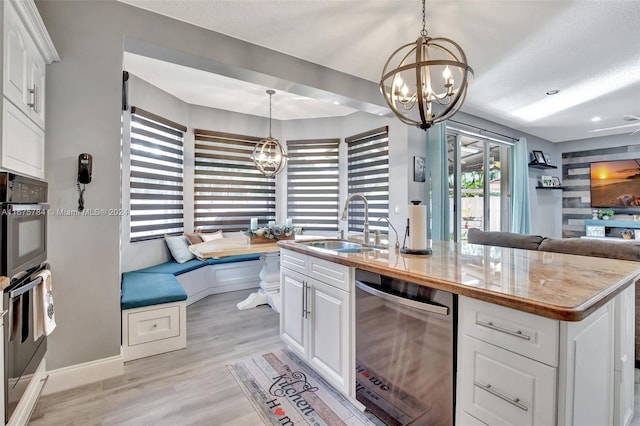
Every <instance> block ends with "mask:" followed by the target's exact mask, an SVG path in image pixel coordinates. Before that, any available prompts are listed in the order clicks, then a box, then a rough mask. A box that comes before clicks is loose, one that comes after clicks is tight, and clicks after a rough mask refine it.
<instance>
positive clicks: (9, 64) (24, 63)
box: [2, 1, 29, 113]
mask: <svg viewBox="0 0 640 426" xmlns="http://www.w3.org/2000/svg"><path fill="white" fill-rule="evenodd" d="M4 7H5V10H4V14H5V16H4V26H5V29H4V44H3V47H4V77H3V85H2V92H3V94H4V95H5V96H6V97H7V98H8V99H9V100H11V102H13V103H14V104H15V105H17V106H18V108H20V109H21V110H23V111H24V112H25V113H26V110H27V108H26V105H27V99H28V93H27V91H28V89H29V70H28V66H29V39H28V35H27V33H26V30H25V28H24V25H23V24H22V21H21V20H20V18H19V17H18V14H17V12H16V10H15V9H14V7H15V6H14V4H13V3H12V2H9V1H7V2H4Z"/></svg>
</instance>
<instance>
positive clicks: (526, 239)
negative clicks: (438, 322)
mask: <svg viewBox="0 0 640 426" xmlns="http://www.w3.org/2000/svg"><path fill="white" fill-rule="evenodd" d="M467 239H468V242H469V243H471V244H482V245H489V246H499V247H511V248H520V249H525V250H539V251H546V252H553V253H564V254H577V255H581V256H593V257H606V258H609V259H619V260H631V261H635V262H640V242H637V241H635V240H634V241H611V240H604V239H603V240H596V239H587V238H546V237H541V236H539V235H528V234H516V233H511V232H484V231H481V230H479V229H475V228H472V229H469V231H468V233H467ZM635 336H636V338H635V359H636V367H637V366H638V365H640V281H639V282H636V300H635Z"/></svg>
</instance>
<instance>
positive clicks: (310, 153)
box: [287, 139, 340, 234]
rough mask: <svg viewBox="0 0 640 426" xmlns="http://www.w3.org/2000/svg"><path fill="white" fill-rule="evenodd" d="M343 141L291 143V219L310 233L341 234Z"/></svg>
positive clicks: (289, 170)
mask: <svg viewBox="0 0 640 426" xmlns="http://www.w3.org/2000/svg"><path fill="white" fill-rule="evenodd" d="M339 143H340V140H339V139H316V140H297V141H287V151H288V154H289V162H288V164H287V217H288V218H291V219H292V220H293V224H294V226H296V227H302V228H303V229H304V230H305V232H306V233H311V234H312V233H313V231H329V232H338V215H339V212H338V209H339V205H338V203H339V200H338V189H339V182H338V164H339V161H338V145H339Z"/></svg>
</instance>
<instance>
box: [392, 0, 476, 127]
mask: <svg viewBox="0 0 640 426" xmlns="http://www.w3.org/2000/svg"><path fill="white" fill-rule="evenodd" d="M425 16H426V13H425V0H422V31H420V37H418V39H417V40H416V41H415V42H414V43H408V44H405V45H404V46H401V47H400V48H398V49H397V50H396V51H395V52H393V53H392V54H391V56H390V57H389V59H388V60H387V62H386V63H385V66H384V69H383V70H382V78H381V80H380V91H381V92H382V94H383V95H384V98H385V100H386V101H387V104H388V105H389V107H390V108H391V109H392V110H393V112H394V113H395V115H396V116H397V117H398V118H399V119H400V121H402V122H403V123H405V124H411V125H415V126H418V127H420V128H421V129H423V130H426V129H428V128H429V127H431V126H432V125H434V124H437V123H440V122H442V121H445V120H448V119H449V118H451V117H452V116H453V115H454V114H455V113H456V112H458V110H459V109H460V107H461V106H462V104H463V103H464V99H465V97H466V94H467V87H468V85H469V83H470V82H471V80H472V79H473V69H471V67H470V66H469V65H468V64H467V57H466V56H465V54H464V52H463V51H462V48H461V47H460V46H459V45H458V44H457V43H456V42H454V41H452V40H450V39H448V38H442V37H438V38H431V37H429V36H428V32H427V30H426V23H425V21H426V17H425Z"/></svg>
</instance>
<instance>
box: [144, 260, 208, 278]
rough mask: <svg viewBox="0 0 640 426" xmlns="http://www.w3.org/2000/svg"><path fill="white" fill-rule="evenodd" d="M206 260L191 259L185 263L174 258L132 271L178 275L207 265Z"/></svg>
mask: <svg viewBox="0 0 640 426" xmlns="http://www.w3.org/2000/svg"><path fill="white" fill-rule="evenodd" d="M207 265H208V264H207V261H206V260H198V259H192V260H189V261H187V262H185V263H178V262H176V261H175V260H170V261H168V262H165V263H160V264H158V265H153V266H149V267H148V268H143V269H138V270H136V271H132V272H140V273H146V274H171V275H180V274H184V273H187V272H191V271H194V270H196V269H198V268H202V267H203V266H207Z"/></svg>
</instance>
